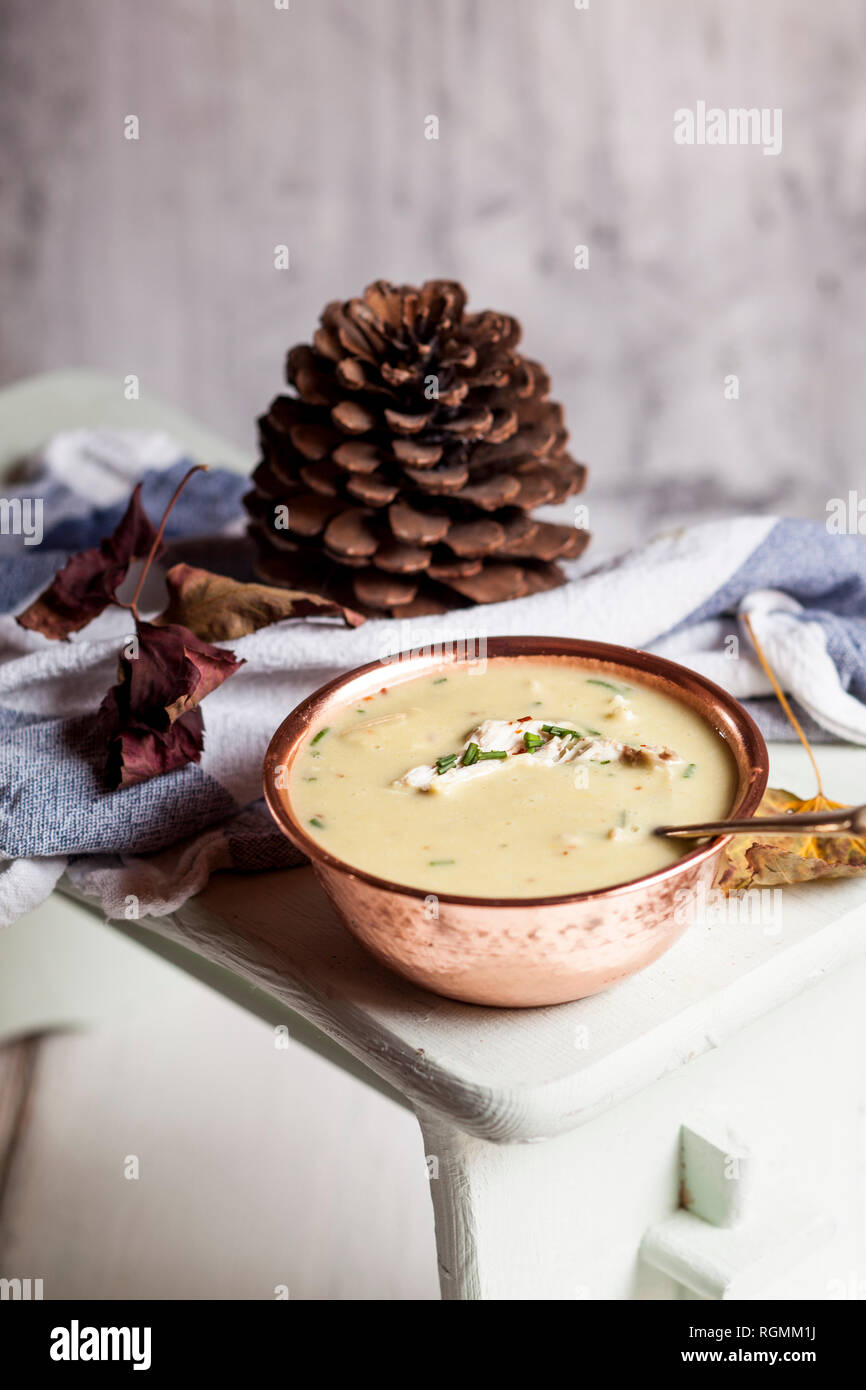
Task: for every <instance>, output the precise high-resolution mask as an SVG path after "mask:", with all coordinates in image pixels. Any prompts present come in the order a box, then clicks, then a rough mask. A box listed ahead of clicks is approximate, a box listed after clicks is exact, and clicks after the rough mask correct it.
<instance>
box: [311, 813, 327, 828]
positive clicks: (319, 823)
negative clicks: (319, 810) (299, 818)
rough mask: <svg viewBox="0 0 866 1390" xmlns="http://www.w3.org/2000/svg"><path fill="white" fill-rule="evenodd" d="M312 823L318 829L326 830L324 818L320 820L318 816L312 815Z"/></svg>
mask: <svg viewBox="0 0 866 1390" xmlns="http://www.w3.org/2000/svg"><path fill="white" fill-rule="evenodd" d="M310 825H314V826H315V827H316V829H317V830H324V828H325V822H324V821H323V820H319V817H318V816H311V817H310Z"/></svg>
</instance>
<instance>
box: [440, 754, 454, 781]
mask: <svg viewBox="0 0 866 1390" xmlns="http://www.w3.org/2000/svg"><path fill="white" fill-rule="evenodd" d="M456 762H457V754H456V753H446V754H444V755H443V756H442V757H441V758H437V759H436V771H437V772H438V774H439V776H440V777H441V776H442V773H443V772H447V771H448V769H449V768H451V767H453V766H454V764H455V763H456Z"/></svg>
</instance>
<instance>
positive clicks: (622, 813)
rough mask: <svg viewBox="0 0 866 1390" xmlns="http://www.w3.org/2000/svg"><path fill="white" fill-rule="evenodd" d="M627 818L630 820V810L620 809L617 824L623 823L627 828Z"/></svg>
mask: <svg viewBox="0 0 866 1390" xmlns="http://www.w3.org/2000/svg"><path fill="white" fill-rule="evenodd" d="M627 820H628V811H620V813H619V815H618V816H617V818H616V823H617V825H621V826H622V827H623V828H625V824H626V821H627Z"/></svg>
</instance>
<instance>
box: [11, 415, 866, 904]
mask: <svg viewBox="0 0 866 1390" xmlns="http://www.w3.org/2000/svg"><path fill="white" fill-rule="evenodd" d="M187 466H188V463H187V461H185V460H183V459H181V458H180V451H179V450H178V449H177V448H176V447H175V446H174V445H172V443H171V441H169V440H167V439H166V438H165V437H164V436H153V435H134V434H132V433H126V434H117V433H112V432H108V431H98V432H94V431H89V432H85V431H78V432H75V433H74V434H70V435H63V436H59V437H58V438H57V439H56V440H54V441H53V442H52V444H51V445H50V446H49V448H48V449H47V450H46V452H45V454H44V455H43V456H42V459H41V462H40V465H39V469H38V470H37V471H36V472H35V474H34V476H33V478H32V479H30V480H29V481H28V482H27V483H26V484H25V485H24V486H23V487H21V488H19V489H18V492H19V493H20V495H21V496H22V497H33V496H38V497H40V498H42V499H43V506H44V536H43V539H42V541H41V544H39V545H27V544H25V539H24V537H21V536H13V535H2V536H0V663H2V664H0V730H2V745H0V798H2V799H0V863H3V868H2V870H0V922H8V921H10V920H13V919H14V918H15V917H17V916H19V915H21V913H23V912H25V911H27V910H28V909H29V908H31V907H33V906H35V905H36V904H37V903H38V902H40V901H42V900H43V899H44V898H45V897H47V895H48V894H49V893H50V891H51V889H52V887H53V886H54V884H55V883H56V881H57V879H58V877H59V875H60V874H61V873H62V872H63V870H64V869H65V868H67V867H68V871H69V873H70V876H71V877H72V878H73V880H74V881H75V882H76V883H77V884H78V885H79V886H81V887H82V888H83V889H85V890H86V891H88V892H90V893H92V894H95V895H96V896H98V898H99V899H100V901H101V902H102V905H103V908H104V910H105V913H106V915H107V916H108V917H123V916H124V915H125V914H126V915H128V908H127V904H128V903H129V902H130V901H135V902H136V904H137V911H139V912H140V913H141V914H142V915H145V914H151V915H160V914H165V913H167V912H170V911H172V910H173V909H174V908H175V907H177V906H178V905H179V904H180V903H181V902H183V901H185V899H186V898H188V897H189V896H191V895H192V894H193V893H195V892H197V891H199V890H200V889H201V887H203V885H204V883H205V882H206V881H207V878H208V876H209V875H210V874H211V873H212V872H214V870H215V869H217V868H229V867H234V868H240V869H253V868H270V867H279V866H286V865H289V864H293V863H296V862H297V858H296V856H295V852H294V851H293V850H292V849H291V847H290V846H289V845H288V843H287V842H286V841H285V840H283V839H282V837H281V836H280V835H279V834H277V833H276V832H275V830H272V828H271V822H270V820H269V818H268V816H267V814H266V812H265V811H264V807H263V803H262V802H261V799H260V792H261V784H260V776H261V765H262V758H263V755H264V752H265V749H266V747H267V744H268V740H269V739H270V736H271V734H272V733H273V731H274V729H275V728H276V727H277V725H278V724H279V723H280V721H281V720H282V719H283V718H284V716H285V715H286V714H287V713H288V711H289V710H291V709H292V707H293V706H294V705H295V704H296V703H297V702H298V700H300V699H301V698H303V696H304V695H306V694H308V693H309V692H310V691H311V690H313V689H315V688H316V687H317V686H319V685H321V684H322V683H323V682H324V681H326V680H328V679H329V678H330V677H332V676H334V675H336V674H337V673H339V672H341V671H344V670H346V669H347V668H348V667H351V666H356V665H359V664H361V663H363V662H366V661H370V660H374V659H376V658H378V657H387V656H389V655H392V654H394V653H395V652H397V651H400V650H402V649H405V648H410V647H418V646H425V645H428V644H431V643H442V642H447V641H454V640H465V639H468V638H470V637H480V636H493V635H497V634H505V633H535V634H542V633H543V634H549V635H562V636H573V637H584V638H595V639H598V640H604V641H610V642H619V643H623V644H625V645H627V646H634V647H646V648H651V649H652V650H654V651H657V652H659V653H661V654H663V655H666V656H670V657H672V658H674V659H676V660H679V661H682V662H684V663H685V664H686V665H689V666H692V667H693V668H694V669H696V670H699V671H701V672H703V673H705V674H706V675H708V676H709V677H710V678H711V679H713V680H715V681H717V682H718V683H719V684H720V685H723V686H725V687H727V688H728V689H729V690H731V691H732V692H733V693H734V694H735V695H737V696H738V697H739V698H741V699H743V700H745V701H747V702H749V707H750V708H751V709H752V710H753V712H754V713H755V714H756V717H757V718H758V720H759V722H760V723H761V724H762V726H763V728H764V731H765V733H767V734H769V735H771V736H773V737H777V738H778V737H781V738H787V737H790V730H789V728H788V725H787V723H786V721H785V720H784V718H783V717H782V716H781V712H780V711H779V709H778V706H777V704H776V702H775V701H774V700H772V699H768V698H767V697H768V696H769V695H770V693H771V692H770V686H769V683H768V681H767V679H766V677H765V675H764V673H763V671H762V670H761V668H760V666H759V664H758V663H757V661H756V660H755V659H754V657H753V655H752V654H751V648H750V643H749V640H748V637H747V636H746V635H745V634H744V633H742V632H740V630H739V627H738V614H739V613H741V612H743V611H748V612H749V614H750V618H751V621H752V623H753V625H754V627H755V630H756V632H757V634H758V637H759V640H760V641H761V642H762V645H763V646H764V649H765V651H766V653H767V656H768V657H769V659H770V662H771V663H772V665H773V667H774V669H775V670H776V672H777V673H778V675H779V677H780V679H781V680H782V683H783V685H784V686H785V688H786V690H788V691H789V692H791V693H792V694H793V695H794V697H795V698H796V700H797V701H798V703H799V705H800V707H801V709H802V710H803V711H805V713H806V716H807V722H808V724H809V728H810V730H811V731H812V732H813V733H814V734H815V735H816V736H817V737H823V738H833V739H842V740H849V741H852V742H855V743H866V542H864V540H863V539H862V538H860V537H858V536H845V535H831V534H829V533H828V531H827V529H826V527H825V526H824V525H823V524H822V523H820V522H807V521H789V520H779V519H777V518H774V517H754V516H750V517H740V518H734V519H731V520H725V521H718V522H707V523H705V524H702V525H697V526H692V527H688V528H684V529H681V530H678V531H674V532H670V533H667V534H665V535H662V536H660V537H658V538H657V539H656V540H654V541H651V542H650V543H649V544H648V545H646V546H644V547H641V548H640V549H638V550H634V551H631V552H629V553H627V554H626V555H623V556H621V557H619V558H617V559H613V560H609V561H607V562H605V563H604V564H602V565H598V566H596V567H594V568H589V569H586V568H584V569H583V572H582V573H581V574H580V577H579V579H575V580H573V581H572V582H570V583H569V584H567V585H566V586H564V587H563V588H561V589H558V590H554V591H552V592H549V593H545V594H538V595H536V596H534V597H532V598H527V599H519V600H516V601H514V602H511V603H507V604H494V605H490V606H487V607H482V608H473V609H467V610H464V611H462V612H458V613H454V614H448V615H445V616H442V617H436V618H429V619H424V620H414V621H406V620H399V619H383V620H376V621H369V622H367V623H365V624H364V625H363V626H362V627H360V628H357V629H352V630H349V629H346V628H345V627H344V626H343V625H342V624H340V623H338V622H336V621H334V620H329V619H316V620H307V621H300V622H296V621H291V620H289V621H287V622H284V623H280V624H277V625H276V626H274V627H271V628H266V629H264V630H263V631H261V632H258V633H254V634H252V635H251V636H249V637H243V638H241V639H239V640H238V641H234V642H231V643H229V644H227V645H229V646H230V647H231V648H232V649H233V650H234V651H235V652H236V653H237V654H238V656H241V657H243V658H244V660H245V662H246V664H245V665H244V666H243V667H241V669H240V670H239V671H238V672H237V674H236V675H234V676H232V677H231V679H230V680H228V681H227V682H226V683H225V684H224V685H223V686H221V687H220V688H219V689H218V690H216V691H214V692H213V693H212V694H211V695H209V696H208V698H207V701H206V702H205V704H204V706H203V712H204V717H205V750H204V753H203V755H202V760H201V763H200V764H198V765H190V766H188V767H186V768H183V769H181V770H179V771H177V772H173V773H171V774H169V775H168V776H165V777H161V778H157V779H155V780H154V781H151V782H146V783H143V784H142V785H140V786H136V787H131V788H129V789H127V790H125V791H118V792H107V791H105V789H104V787H103V784H102V780H101V759H102V756H103V753H104V750H103V749H101V748H100V747H99V740H98V735H97V734H96V732H95V723H94V717H95V712H96V710H97V708H98V706H99V703H100V701H101V699H102V696H103V694H104V693H105V691H106V690H107V689H108V687H109V686H110V685H111V684H113V682H114V680H115V671H116V662H117V653H118V648H119V645H120V638H121V637H123V636H124V635H125V633H126V631H127V629H128V616H126V615H125V614H124V613H123V612H122V611H121V610H117V609H114V610H111V609H109V610H108V611H107V612H106V613H104V614H103V615H102V616H101V617H100V618H99V619H98V620H97V621H96V622H95V623H93V624H91V626H90V627H88V628H86V629H84V631H83V632H81V633H79V634H77V635H76V636H75V637H74V638H73V639H72V640H71V641H70V642H51V641H48V640H47V639H46V638H44V637H41V636H39V635H38V634H36V633H30V632H26V631H24V630H23V629H22V628H20V627H18V626H17V624H16V623H15V620H14V616H12V615H13V614H14V613H16V612H19V611H20V610H21V609H22V608H23V606H24V605H25V604H26V603H27V602H28V601H29V600H30V599H31V598H32V597H33V596H34V595H35V594H36V593H37V592H39V591H40V590H41V589H42V588H43V587H44V586H45V585H46V584H47V583H48V582H49V581H50V580H51V578H52V576H53V574H54V573H55V571H56V569H57V568H59V566H60V565H61V564H62V563H63V562H64V561H65V559H66V557H67V555H68V554H69V553H70V552H71V551H73V550H80V549H83V548H85V547H88V546H92V545H95V544H97V543H98V541H99V540H100V539H101V538H102V536H104V535H105V534H106V533H107V532H108V531H109V530H110V529H111V528H112V527H113V526H114V525H115V523H116V522H117V520H118V519H119V517H120V515H121V513H122V511H123V509H124V506H125V504H126V500H127V497H128V494H129V491H130V488H131V484H132V481H133V480H134V479H135V478H137V477H138V476H140V475H142V474H143V475H144V502H145V506H146V508H147V510H148V512H149V514H150V515H151V516H152V517H158V516H159V515H160V513H161V511H162V509H163V507H164V505H165V503H166V501H167V500H168V497H169V496H170V494H171V492H172V491H173V489H174V486H175V485H176V483H177V481H178V479H179V478H180V477H181V476H182V475H183V473H184V471H185V470H186V468H187ZM247 486H248V484H247V482H246V480H245V479H244V478H240V477H238V476H237V475H235V474H232V473H229V472H226V471H221V470H212V471H211V472H210V473H208V474H199V475H197V476H196V477H195V478H194V479H193V480H192V481H191V482H190V484H189V486H188V487H187V490H186V491H185V493H184V494H183V495H182V497H181V500H180V502H179V504H178V506H177V508H176V509H175V511H174V512H173V514H172V517H171V520H170V522H169V528H168V532H167V535H168V537H169V539H171V538H178V537H185V538H189V537H194V536H209V537H213V558H212V559H211V560H210V564H211V565H212V567H213V568H216V569H218V568H220V556H219V549H220V544H221V542H220V537H221V536H229V535H232V534H235V535H237V534H240V532H241V531H242V529H243V521H242V514H241V506H240V499H241V496H242V493H243V492H244V490H245V488H246V487H247ZM14 495H15V494H14V493H13V492H11V491H10V490H8V489H7V491H6V497H7V498H10V497H12V496H14ZM94 498H99V499H100V500H99V505H98V506H94V504H93V499H94ZM732 637H733V638H736V639H737V641H736V642H732V641H731V640H730V639H731V638H732ZM12 861H16V862H12Z"/></svg>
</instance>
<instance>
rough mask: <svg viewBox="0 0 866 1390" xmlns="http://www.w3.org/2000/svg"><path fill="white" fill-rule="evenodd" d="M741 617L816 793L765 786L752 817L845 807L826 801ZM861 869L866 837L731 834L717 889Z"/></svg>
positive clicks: (778, 689) (776, 883)
mask: <svg viewBox="0 0 866 1390" xmlns="http://www.w3.org/2000/svg"><path fill="white" fill-rule="evenodd" d="M743 621H744V623H745V626H746V628H747V630H748V633H749V636H750V637H751V639H752V643H753V645H754V648H755V652H756V653H757V657H758V660H759V661H760V663H761V665H762V666H763V668H764V670H765V671H766V673H767V676H768V677H769V680H770V683H771V684H772V686H773V689H774V690H775V692H776V695H777V696H778V699H779V703H780V704H781V706H782V708H783V710H784V711H785V714H786V715H787V716H788V719H789V720H790V722H791V724H792V725H793V727H794V729H795V731H796V733H797V736H798V738H799V739H800V742H801V743H802V744H803V747H804V748H805V750H806V752H807V753H808V755H809V760H810V762H811V764H812V767H813V769H814V771H815V778H816V780H817V782H818V792H817V795H816V796H813V797H811V798H810V799H809V800H808V801H801V800H800V798H799V797H797V796H795V795H794V793H793V792H788V791H783V790H782V789H781V788H779V787H768V788H767V790H766V791H765V792H764V795H763V797H762V799H761V804H760V806H759V807H758V809H757V811H756V813H755V815H756V817H760V816H777V815H779V814H780V813H782V814H784V813H786V812H791V813H792V814H797V813H800V812H802V813H803V814H806V813H807V812H809V811H839V810H847V809H848V807H847V805H846V804H845V803H844V802H841V801H829V800H828V798H827V797H826V796H825V795H824V789H823V787H822V785H821V774H820V772H819V771H818V765H817V763H816V762H815V756H814V754H813V752H812V749H811V747H810V746H809V740H808V739H807V737H806V735H805V733H804V732H803V729H802V727H801V725H800V722H799V720H798V719H797V716H796V715H795V714H794V711H793V710H792V709H791V706H790V704H789V703H788V701H787V699H786V697H785V693H784V691H783V690H782V688H781V686H780V685H779V682H778V680H777V679H776V676H775V674H774V672H773V670H772V668H771V666H770V664H769V662H768V661H767V658H766V657H765V655H764V653H763V651H762V649H761V644H760V642H759V641H758V639H757V637H756V636H755V631H754V628H753V627H752V624H751V623H750V621H749V617H748V614H744V616H743ZM864 870H866V839H863V838H857V837H855V836H853V835H810V834H808V833H806V834H803V835H784V834H778V833H776V834H766V833H765V834H763V835H762V834H761V833H760V831H759V830H756V833H755V834H754V835H735V836H734V838H733V840H732V841H731V843H730V845H729V846H728V849H727V851H726V853H725V857H724V859H723V861H722V869H721V873H720V875H719V878H718V880H717V887H719V888H721V889H722V890H723V891H724V892H725V893H736V892H740V891H741V890H742V889H744V888H773V887H778V886H779V884H782V883H805V882H807V881H808V880H810V879H813V878H847V877H849V876H851V875H853V874H861V873H863V872H864Z"/></svg>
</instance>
